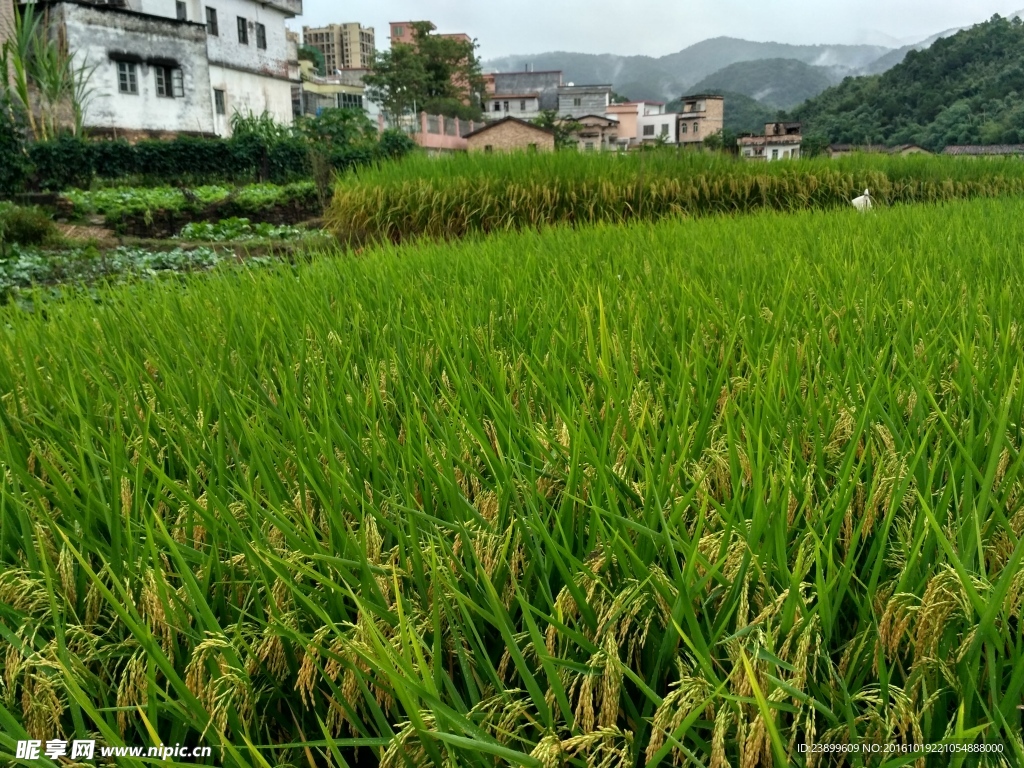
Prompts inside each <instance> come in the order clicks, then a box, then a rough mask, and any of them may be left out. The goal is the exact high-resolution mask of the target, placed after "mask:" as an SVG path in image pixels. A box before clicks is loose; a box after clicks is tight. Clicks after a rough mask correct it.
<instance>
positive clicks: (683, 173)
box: [327, 150, 1024, 245]
mask: <svg viewBox="0 0 1024 768" xmlns="http://www.w3.org/2000/svg"><path fill="white" fill-rule="evenodd" d="M864 189H870V191H871V194H872V196H873V197H874V198H875V200H876V201H877V202H878V203H880V204H882V205H895V204H900V203H920V202H928V203H934V202H940V201H950V200H956V199H970V198H977V197H999V196H1005V195H1021V194H1024V164H1021V163H1020V162H1019V161H1017V160H1015V159H1013V158H1010V159H1004V160H994V161H992V162H989V161H985V162H977V160H976V159H974V158H959V159H957V158H948V157H926V156H914V157H889V156H863V157H850V158H844V159H840V160H829V159H820V160H801V161H799V162H775V163H748V162H742V161H737V160H733V159H730V158H727V157H723V156H721V155H717V154H710V153H708V154H705V153H697V152H682V153H679V152H677V151H676V150H660V151H652V152H632V153H625V154H612V155H609V154H607V153H577V152H559V153H554V154H548V155H524V154H518V155H516V154H512V155H500V154H499V155H490V154H473V155H466V154H462V155H461V156H454V157H445V158H429V157H419V158H410V159H409V160H407V161H404V162H402V163H388V164H383V165H381V166H379V167H376V168H373V169H361V170H360V171H359V172H358V173H357V174H351V175H349V176H348V177H345V178H344V179H342V181H341V183H339V184H338V185H337V187H336V188H335V196H334V200H333V202H332V205H331V206H330V208H329V211H328V214H327V221H328V223H329V224H330V226H331V228H332V229H333V231H334V232H335V234H336V235H337V236H338V237H339V238H340V239H341V240H342V241H344V242H347V243H350V244H354V245H362V244H364V243H367V242H394V243H398V242H402V241H406V240H409V239H415V238H418V237H423V236H425V237H428V238H432V239H453V238H458V237H463V236H465V235H468V234H473V233H488V232H502V231H510V230H519V229H537V228H542V227H545V226H549V225H551V224H565V225H570V226H580V225H589V224H595V223H625V222H630V221H637V220H639V221H657V220H660V219H663V218H678V217H680V216H686V217H699V216H707V215H716V214H735V213H743V212H751V211H757V210H762V209H769V210H780V211H803V210H807V209H808V208H813V209H831V208H837V207H845V206H848V205H849V203H850V200H851V199H852V198H853V197H855V196H857V195H860V194H861V192H862V191H863V190H864Z"/></svg>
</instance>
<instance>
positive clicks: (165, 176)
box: [0, 126, 414, 197]
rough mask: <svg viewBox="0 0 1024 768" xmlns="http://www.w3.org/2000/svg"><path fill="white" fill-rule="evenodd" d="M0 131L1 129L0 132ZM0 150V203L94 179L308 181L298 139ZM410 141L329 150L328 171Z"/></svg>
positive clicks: (66, 142)
mask: <svg viewBox="0 0 1024 768" xmlns="http://www.w3.org/2000/svg"><path fill="white" fill-rule="evenodd" d="M0 127H2V126H0ZM10 138H11V141H10V142H8V143H10V144H11V148H10V149H11V151H3V152H0V197H3V196H4V195H5V194H13V193H15V192H18V191H21V190H23V189H25V188H34V189H42V190H52V191H60V190H64V189H69V188H72V187H78V188H88V187H89V185H90V184H91V183H92V181H93V180H94V179H97V178H99V179H104V180H125V181H141V182H143V183H148V184H181V183H185V184H191V185H201V184H215V183H235V184H247V183H254V182H272V183H275V184H288V183H290V182H293V181H298V180H302V179H308V178H310V167H309V152H310V146H311V144H310V143H309V141H307V140H306V139H304V138H302V137H298V136H295V137H288V138H284V139H274V140H268V139H266V138H264V137H261V136H257V135H252V134H248V135H243V136H239V137H236V138H231V139H201V138H188V137H182V138H178V139H175V140H173V141H140V142H138V143H137V144H129V143H128V142H127V141H124V140H123V139H121V140H114V141H90V140H85V139H81V138H76V137H72V136H64V137H61V138H59V139H57V140H55V141H48V142H38V143H34V144H29V145H28V147H27V152H24V151H14V145H15V144H16V143H17V142H16V141H15V139H14V135H13V133H12V135H11V137H10ZM413 146H414V145H413V143H412V140H411V139H409V137H407V136H405V135H403V134H399V135H389V134H387V133H386V134H384V135H383V136H382V137H381V140H380V141H379V142H375V143H372V144H358V145H349V146H341V147H335V148H332V149H331V150H330V151H329V153H328V157H329V158H330V161H331V164H332V165H333V166H334V168H335V170H338V171H342V170H347V169H349V168H352V167H356V166H360V165H367V164H370V163H373V162H375V161H377V160H380V159H385V158H391V157H395V156H401V155H403V154H406V153H408V152H409V151H411V149H412V147H413Z"/></svg>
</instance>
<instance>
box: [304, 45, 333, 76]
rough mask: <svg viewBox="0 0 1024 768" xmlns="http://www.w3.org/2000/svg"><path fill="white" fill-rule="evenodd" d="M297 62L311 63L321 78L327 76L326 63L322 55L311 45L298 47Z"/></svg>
mask: <svg viewBox="0 0 1024 768" xmlns="http://www.w3.org/2000/svg"><path fill="white" fill-rule="evenodd" d="M299 61H311V62H313V68H314V69H315V70H316V73H317V74H318V75H320V76H321V77H322V76H323V75H326V74H327V61H326V59H324V54H323V52H322V51H321V50H320V49H319V48H315V47H313V46H312V45H300V46H299Z"/></svg>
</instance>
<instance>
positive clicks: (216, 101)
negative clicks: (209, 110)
mask: <svg viewBox="0 0 1024 768" xmlns="http://www.w3.org/2000/svg"><path fill="white" fill-rule="evenodd" d="M213 108H214V110H216V112H217V114H218V115H224V114H227V111H228V110H227V104H226V102H225V98H224V91H222V90H219V89H217V88H214V89H213Z"/></svg>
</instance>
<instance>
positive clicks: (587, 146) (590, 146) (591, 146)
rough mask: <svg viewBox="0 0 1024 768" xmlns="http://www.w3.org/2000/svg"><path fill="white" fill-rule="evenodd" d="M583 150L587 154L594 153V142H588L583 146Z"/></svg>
mask: <svg viewBox="0 0 1024 768" xmlns="http://www.w3.org/2000/svg"><path fill="white" fill-rule="evenodd" d="M583 149H584V151H586V152H593V151H594V142H592V141H588V142H587V143H585V144H584V145H583Z"/></svg>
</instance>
